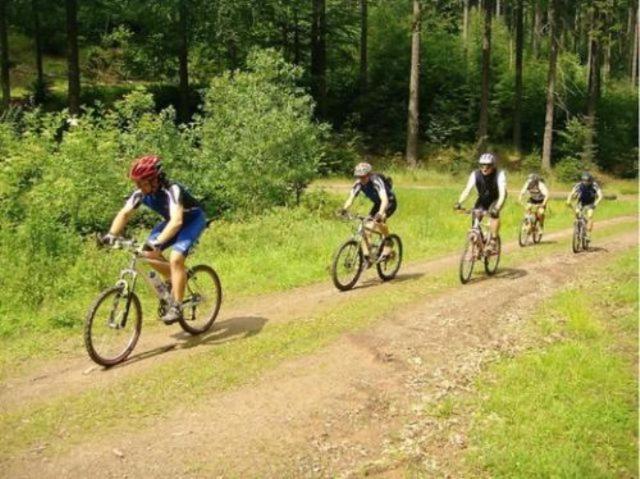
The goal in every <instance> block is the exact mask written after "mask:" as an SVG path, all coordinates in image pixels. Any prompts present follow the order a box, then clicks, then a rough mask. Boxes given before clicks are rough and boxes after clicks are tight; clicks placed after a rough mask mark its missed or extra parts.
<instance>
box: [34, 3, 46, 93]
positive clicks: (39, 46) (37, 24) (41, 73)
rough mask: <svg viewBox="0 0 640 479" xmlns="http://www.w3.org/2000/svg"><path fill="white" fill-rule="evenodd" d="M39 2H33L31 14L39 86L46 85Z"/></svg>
mask: <svg viewBox="0 0 640 479" xmlns="http://www.w3.org/2000/svg"><path fill="white" fill-rule="evenodd" d="M38 3H39V2H38V0H32V1H31V12H32V15H33V29H34V36H35V40H36V72H37V74H38V85H41V86H42V85H44V69H43V67H42V32H41V31H40V8H39V7H40V6H39V5H38Z"/></svg>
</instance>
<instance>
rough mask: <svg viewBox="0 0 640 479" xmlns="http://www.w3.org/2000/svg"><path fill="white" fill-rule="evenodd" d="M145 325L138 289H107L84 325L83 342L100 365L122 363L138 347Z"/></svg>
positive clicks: (96, 302)
mask: <svg viewBox="0 0 640 479" xmlns="http://www.w3.org/2000/svg"><path fill="white" fill-rule="evenodd" d="M141 328H142V308H141V307H140V300H139V299H138V297H137V296H136V295H135V293H133V292H132V293H129V294H124V293H123V288H122V287H120V286H114V287H112V288H109V289H106V290H105V291H103V292H102V293H100V295H99V296H98V298H97V299H96V300H95V301H94V303H93V305H92V306H91V308H90V309H89V312H88V313H87V317H86V319H85V325H84V345H85V348H86V349H87V353H89V357H90V358H91V359H92V360H93V361H95V362H96V363H98V364H100V365H101V366H107V367H108V366H113V365H115V364H118V363H121V362H122V361H124V360H125V359H127V357H128V356H129V354H131V351H133V348H135V346H136V343H137V342H138V338H139V337H140V329H141Z"/></svg>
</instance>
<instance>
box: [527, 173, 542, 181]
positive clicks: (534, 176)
mask: <svg viewBox="0 0 640 479" xmlns="http://www.w3.org/2000/svg"><path fill="white" fill-rule="evenodd" d="M527 180H528V181H540V180H542V177H541V176H540V175H539V174H537V173H531V174H530V175H529V176H527Z"/></svg>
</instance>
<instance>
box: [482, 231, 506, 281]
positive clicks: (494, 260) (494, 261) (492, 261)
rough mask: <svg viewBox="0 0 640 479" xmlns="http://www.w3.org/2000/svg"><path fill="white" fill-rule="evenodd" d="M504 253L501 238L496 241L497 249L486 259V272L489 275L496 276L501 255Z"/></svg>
mask: <svg viewBox="0 0 640 479" xmlns="http://www.w3.org/2000/svg"><path fill="white" fill-rule="evenodd" d="M501 252H502V244H501V241H500V236H498V237H497V238H496V239H495V249H494V250H493V251H492V252H491V254H489V255H488V256H485V257H484V270H485V271H486V273H487V274H488V275H493V274H496V271H497V270H498V264H500V253H501Z"/></svg>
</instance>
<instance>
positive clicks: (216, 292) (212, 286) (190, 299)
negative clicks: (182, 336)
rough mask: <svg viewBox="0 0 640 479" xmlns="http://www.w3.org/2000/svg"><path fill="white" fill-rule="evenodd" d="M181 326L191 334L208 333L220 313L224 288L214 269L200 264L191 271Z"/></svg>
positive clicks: (183, 305)
mask: <svg viewBox="0 0 640 479" xmlns="http://www.w3.org/2000/svg"><path fill="white" fill-rule="evenodd" d="M185 293H186V294H185V298H184V301H183V302H182V317H181V318H180V326H181V327H182V329H184V330H185V331H186V332H187V333H189V334H193V335H196V334H201V333H204V332H205V331H207V330H208V329H209V328H211V326H212V325H213V323H214V322H215V320H216V318H217V317H218V312H219V311H220V305H221V304H222V286H221V285H220V278H218V274H217V273H216V272H215V270H214V269H213V268H211V267H210V266H206V265H204V264H200V265H198V266H194V267H193V268H191V269H190V270H189V273H188V278H187V287H186V291H185Z"/></svg>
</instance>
